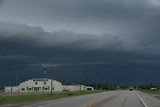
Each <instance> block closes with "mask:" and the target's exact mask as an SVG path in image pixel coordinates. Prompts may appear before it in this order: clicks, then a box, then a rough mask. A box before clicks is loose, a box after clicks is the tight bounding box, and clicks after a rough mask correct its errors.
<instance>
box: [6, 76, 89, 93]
mask: <svg viewBox="0 0 160 107" xmlns="http://www.w3.org/2000/svg"><path fill="white" fill-rule="evenodd" d="M51 83H52V91H83V90H87V88H86V87H85V86H84V85H62V83H61V82H59V81H56V80H51V79H48V78H37V79H31V80H28V81H24V82H22V83H20V84H19V85H18V86H13V87H12V88H11V86H7V87H5V92H51Z"/></svg>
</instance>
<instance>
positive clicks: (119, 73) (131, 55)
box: [0, 0, 160, 84]
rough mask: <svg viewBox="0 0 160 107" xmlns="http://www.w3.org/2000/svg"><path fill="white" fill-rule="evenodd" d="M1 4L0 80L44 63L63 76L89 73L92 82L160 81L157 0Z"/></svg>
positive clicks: (32, 73) (14, 0)
mask: <svg viewBox="0 0 160 107" xmlns="http://www.w3.org/2000/svg"><path fill="white" fill-rule="evenodd" d="M0 5H1V7H2V8H1V9H0V20H2V21H1V22H0V65H1V66H0V76H3V77H2V78H0V82H1V81H5V80H6V81H7V80H8V75H9V74H10V75H15V74H16V73H17V74H20V75H21V76H20V77H22V78H21V80H24V76H26V75H29V76H28V77H30V78H32V77H34V78H35V77H36V76H37V77H39V76H42V73H41V72H42V68H41V67H40V66H39V65H43V64H44V65H45V66H52V65H54V66H55V65H56V66H57V65H58V67H57V68H56V70H57V72H56V70H55V71H54V72H55V74H57V75H59V76H57V78H59V79H60V80H63V79H64V80H65V79H66V80H67V79H68V80H70V78H72V79H73V80H75V81H77V78H80V77H76V76H74V75H72V73H73V72H74V73H75V74H76V73H78V74H79V73H84V71H86V72H87V74H88V75H90V80H94V78H95V77H96V76H99V78H105V79H106V80H109V79H110V80H115V81H120V80H121V81H123V82H124V81H126V80H127V81H132V79H133V81H137V80H139V81H145V80H146V81H160V80H159V78H158V75H159V64H160V57H159V55H160V42H159V41H160V36H159V35H160V30H159V28H160V20H159V19H160V11H159V9H160V2H159V0H7V1H6V2H5V3H4V5H3V6H2V2H1V1H0ZM3 21H5V22H3ZM10 21H11V22H12V21H13V22H15V23H16V22H17V23H26V24H14V23H10ZM29 25H30V26H29ZM32 25H33V26H32ZM34 26H40V27H34ZM47 28H49V30H50V31H51V30H52V32H48V31H47V30H48V29H47ZM74 28H75V29H74ZM44 29H45V30H44ZM54 29H56V30H54ZM63 29H64V30H63ZM68 29H69V30H70V31H69V30H68ZM76 31H78V32H76ZM101 31H102V32H101ZM83 32H90V33H83ZM99 33H100V34H99ZM50 74H51V72H50ZM50 74H48V75H50ZM131 74H132V77H131V76H130V75H131ZM93 77H94V78H93ZM143 79H144V80H143ZM4 83H5V82H4ZM5 84H7V83H5Z"/></svg>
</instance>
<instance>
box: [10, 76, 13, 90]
mask: <svg viewBox="0 0 160 107" xmlns="http://www.w3.org/2000/svg"><path fill="white" fill-rule="evenodd" d="M10 82H11V83H10V85H11V93H12V91H13V87H12V86H13V77H12V76H11V77H10Z"/></svg>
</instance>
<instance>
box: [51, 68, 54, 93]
mask: <svg viewBox="0 0 160 107" xmlns="http://www.w3.org/2000/svg"><path fill="white" fill-rule="evenodd" d="M51 72H52V70H51ZM53 72H54V66H53ZM53 72H52V73H51V95H52V94H53Z"/></svg>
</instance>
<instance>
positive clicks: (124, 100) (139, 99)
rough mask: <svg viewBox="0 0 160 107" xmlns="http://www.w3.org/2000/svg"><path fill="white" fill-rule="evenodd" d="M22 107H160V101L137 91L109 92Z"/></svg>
mask: <svg viewBox="0 0 160 107" xmlns="http://www.w3.org/2000/svg"><path fill="white" fill-rule="evenodd" d="M22 107H160V100H159V99H156V98H154V97H152V96H150V95H147V94H144V93H142V92H137V91H108V92H102V93H96V94H90V95H84V96H78V97H71V98H64V99H59V100H53V101H47V102H42V103H37V104H30V105H25V106H22Z"/></svg>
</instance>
